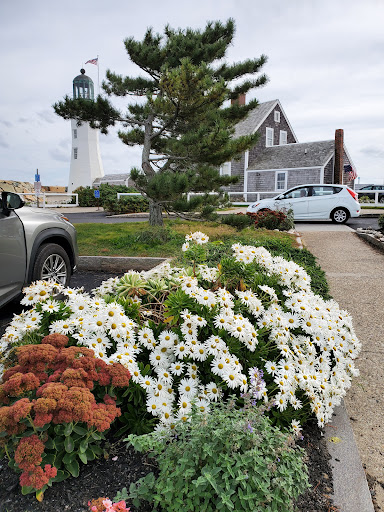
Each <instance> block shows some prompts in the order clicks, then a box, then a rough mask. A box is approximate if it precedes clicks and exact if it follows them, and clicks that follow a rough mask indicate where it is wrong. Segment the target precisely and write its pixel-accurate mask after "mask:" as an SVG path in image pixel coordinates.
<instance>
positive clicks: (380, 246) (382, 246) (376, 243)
mask: <svg viewBox="0 0 384 512" xmlns="http://www.w3.org/2000/svg"><path fill="white" fill-rule="evenodd" d="M356 235H357V236H358V237H360V238H362V239H363V240H365V241H366V242H368V243H369V244H370V245H373V246H374V247H375V248H376V249H379V250H380V251H382V252H384V244H383V242H380V240H378V239H377V238H375V237H374V236H373V235H368V234H367V233H359V232H358V231H356Z"/></svg>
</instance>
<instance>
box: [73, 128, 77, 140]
mask: <svg viewBox="0 0 384 512" xmlns="http://www.w3.org/2000/svg"><path fill="white" fill-rule="evenodd" d="M73 138H74V139H77V130H76V129H75V130H73Z"/></svg>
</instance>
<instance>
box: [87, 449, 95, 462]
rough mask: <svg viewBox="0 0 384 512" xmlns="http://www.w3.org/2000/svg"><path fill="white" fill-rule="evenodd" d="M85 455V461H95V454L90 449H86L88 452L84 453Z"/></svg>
mask: <svg viewBox="0 0 384 512" xmlns="http://www.w3.org/2000/svg"><path fill="white" fill-rule="evenodd" d="M85 455H86V456H87V460H94V459H95V454H94V453H93V451H92V450H91V449H90V448H88V450H87V451H86V452H85Z"/></svg>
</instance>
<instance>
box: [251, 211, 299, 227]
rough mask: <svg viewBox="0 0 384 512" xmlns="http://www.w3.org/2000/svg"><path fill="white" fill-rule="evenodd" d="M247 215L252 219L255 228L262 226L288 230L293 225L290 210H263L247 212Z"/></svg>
mask: <svg viewBox="0 0 384 512" xmlns="http://www.w3.org/2000/svg"><path fill="white" fill-rule="evenodd" d="M247 215H249V216H250V217H251V218H252V219H253V221H254V223H255V228H256V229H260V228H264V229H278V230H279V231H289V230H290V229H293V228H294V227H295V223H294V221H293V215H292V210H289V211H288V212H283V211H281V210H277V211H274V210H263V211H260V212H257V213H248V214H247Z"/></svg>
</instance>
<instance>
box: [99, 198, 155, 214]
mask: <svg viewBox="0 0 384 512" xmlns="http://www.w3.org/2000/svg"><path fill="white" fill-rule="evenodd" d="M102 205H103V208H104V210H105V211H107V212H110V213H114V214H115V215H119V214H122V213H140V212H147V211H148V209H149V204H148V200H147V199H146V198H145V197H142V196H125V197H121V198H120V199H117V198H116V197H114V198H113V199H112V198H108V199H105V200H104V201H103V202H102Z"/></svg>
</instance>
